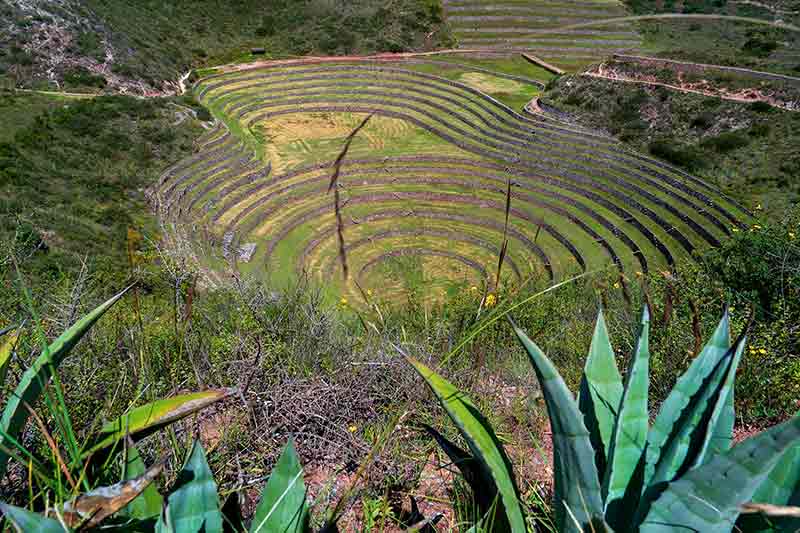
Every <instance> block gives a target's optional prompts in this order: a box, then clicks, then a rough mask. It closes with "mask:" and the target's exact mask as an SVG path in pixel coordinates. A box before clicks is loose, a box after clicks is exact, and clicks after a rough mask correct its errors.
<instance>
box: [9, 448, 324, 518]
mask: <svg viewBox="0 0 800 533" xmlns="http://www.w3.org/2000/svg"><path fill="white" fill-rule="evenodd" d="M123 470H124V474H123V478H124V479H123V480H122V481H121V482H120V483H118V484H116V485H113V486H111V487H102V488H99V489H95V490H94V491H92V492H91V493H87V494H83V495H80V496H78V497H76V498H74V499H73V500H70V501H69V502H66V503H64V504H63V505H61V506H59V507H55V508H52V509H49V510H47V511H46V512H45V513H43V514H37V513H32V512H30V511H27V510H26V509H22V508H19V507H14V506H12V505H8V504H4V503H0V510H2V512H3V514H4V515H5V516H6V518H7V519H8V520H9V521H10V522H11V524H13V526H14V527H15V528H16V529H17V530H18V531H25V532H27V531H39V532H50V531H53V532H56V531H57V532H63V531H70V530H71V529H73V528H74V529H87V528H91V527H94V526H99V525H100V522H101V521H103V519H106V518H108V520H106V521H105V523H104V524H103V528H104V529H111V530H124V531H156V532H158V533H167V532H169V533H196V532H199V531H234V532H244V531H248V532H249V533H267V532H270V533H272V532H281V533H301V532H308V531H311V529H310V526H309V512H308V505H307V503H306V489H305V485H304V483H303V477H302V476H303V469H302V467H301V466H300V460H299V458H298V456H297V453H296V452H295V449H294V445H293V444H292V442H291V441H290V442H289V443H288V444H287V445H286V447H285V448H284V451H283V454H282V455H281V457H280V459H279V460H278V463H277V464H276V465H275V468H274V469H273V471H272V473H271V474H270V477H269V480H268V481H267V484H266V486H265V487H264V490H263V492H262V494H261V501H260V502H259V504H258V507H257V508H256V514H255V517H254V518H253V520H252V523H251V525H250V527H249V528H246V527H245V526H244V523H243V521H242V520H241V512H240V509H239V505H238V502H237V501H236V498H235V495H234V496H233V497H231V498H228V500H227V501H226V502H225V504H224V505H222V504H221V503H220V497H219V493H218V490H217V484H216V482H215V481H214V475H213V474H212V472H211V469H210V467H209V465H208V461H207V460H206V454H205V450H203V446H202V445H201V444H200V442H199V441H194V444H193V445H192V447H191V449H190V451H189V453H188V455H187V457H186V461H185V463H184V465H183V468H182V469H181V471H180V472H179V474H178V477H177V480H176V482H175V484H174V485H173V487H172V488H171V489H170V491H169V494H168V496H167V497H166V500H165V499H164V498H162V497H161V495H160V494H159V492H158V490H157V489H156V487H155V485H154V484H153V482H154V480H155V478H156V476H157V474H158V473H160V471H161V465H156V466H154V467H151V468H149V469H148V468H145V466H144V463H143V462H142V460H141V458H140V457H139V454H138V451H137V450H136V447H135V446H133V445H132V444H129V445H128V446H127V458H126V461H125V468H124V469H123ZM98 518H99V519H98ZM328 531H331V532H332V531H335V529H334V528H328Z"/></svg>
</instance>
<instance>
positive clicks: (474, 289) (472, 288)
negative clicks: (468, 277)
mask: <svg viewBox="0 0 800 533" xmlns="http://www.w3.org/2000/svg"><path fill="white" fill-rule="evenodd" d="M469 290H471V291H472V292H478V287H476V286H475V285H473V286H472V287H470V288H469Z"/></svg>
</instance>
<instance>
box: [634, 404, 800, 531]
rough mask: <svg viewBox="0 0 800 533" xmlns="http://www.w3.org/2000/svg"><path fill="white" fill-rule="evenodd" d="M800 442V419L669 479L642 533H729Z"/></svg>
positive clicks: (792, 420)
mask: <svg viewBox="0 0 800 533" xmlns="http://www.w3.org/2000/svg"><path fill="white" fill-rule="evenodd" d="M798 444H800V417H794V418H793V419H791V420H789V421H787V422H784V423H783V424H780V425H778V426H775V427H773V428H770V429H769V430H767V431H764V432H762V433H760V434H758V435H756V436H754V437H752V438H749V439H747V440H746V441H744V442H741V443H739V444H738V445H736V446H734V447H733V448H731V449H730V450H728V451H727V452H726V453H724V454H720V455H715V456H713V457H712V458H711V459H710V460H709V461H708V462H707V463H706V464H704V465H703V466H701V467H699V468H695V469H693V470H690V471H689V472H687V473H686V474H685V475H684V476H682V477H681V478H680V479H677V480H676V481H673V482H671V483H669V485H668V486H667V488H666V490H664V491H663V492H662V493H661V495H660V496H659V498H658V499H657V500H656V501H655V502H654V503H653V504H652V506H651V507H650V511H649V512H648V514H647V516H646V517H645V520H644V522H643V523H642V525H641V528H640V530H639V531H640V533H666V532H668V531H669V532H673V531H702V532H703V533H728V532H730V531H731V530H732V528H733V525H734V523H735V522H736V518H737V516H738V515H739V506H740V505H741V504H743V503H746V502H748V501H750V499H751V498H752V496H753V494H754V493H755V492H756V490H757V489H758V487H759V486H760V485H761V484H762V483H763V482H764V480H765V479H767V477H768V475H769V473H770V472H771V471H772V469H773V468H774V467H775V465H776V464H777V463H778V462H779V461H780V460H781V458H782V456H783V454H784V453H785V452H786V451H787V450H788V449H790V448H791V447H793V446H796V445H798Z"/></svg>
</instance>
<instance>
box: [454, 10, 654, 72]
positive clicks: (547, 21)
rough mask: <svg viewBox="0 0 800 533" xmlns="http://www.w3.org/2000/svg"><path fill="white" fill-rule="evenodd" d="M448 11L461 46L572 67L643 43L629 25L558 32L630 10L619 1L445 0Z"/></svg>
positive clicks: (621, 14) (577, 66) (578, 66)
mask: <svg viewBox="0 0 800 533" xmlns="http://www.w3.org/2000/svg"><path fill="white" fill-rule="evenodd" d="M444 10H445V17H446V19H447V22H448V24H449V25H450V27H451V28H452V31H453V35H454V36H455V38H456V40H457V41H458V46H459V47H460V48H465V49H480V50H488V51H494V52H498V51H508V52H514V51H516V52H519V51H526V52H530V53H532V54H534V55H536V56H539V57H542V58H544V59H545V60H547V61H548V62H550V63H552V64H554V65H556V66H559V67H561V68H563V69H565V70H568V71H570V70H575V69H577V68H580V67H581V66H583V65H586V64H588V63H591V62H593V61H596V60H598V59H599V58H600V57H602V56H605V55H609V54H611V53H612V52H615V51H621V50H626V51H631V50H635V49H637V48H638V47H639V45H640V44H641V39H640V36H639V34H638V33H637V31H636V30H635V29H632V28H631V26H630V25H620V26H608V27H597V28H580V29H577V28H576V29H570V30H563V31H555V30H557V29H558V28H560V27H562V26H569V25H572V24H579V23H584V22H591V21H596V20H601V19H608V18H615V17H623V16H625V15H626V14H628V13H627V11H626V9H625V6H624V5H623V4H622V3H621V2H617V1H616V0H570V1H568V2H567V1H557V0H547V1H543V0H533V1H521V0H500V1H499V2H498V1H489V0H444Z"/></svg>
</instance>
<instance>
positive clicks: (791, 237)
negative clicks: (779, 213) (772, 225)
mask: <svg viewBox="0 0 800 533" xmlns="http://www.w3.org/2000/svg"><path fill="white" fill-rule="evenodd" d="M795 237H796V235H795V234H794V232H793V231H790V232H789V238H790V239H792V240H794V238H795Z"/></svg>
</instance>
